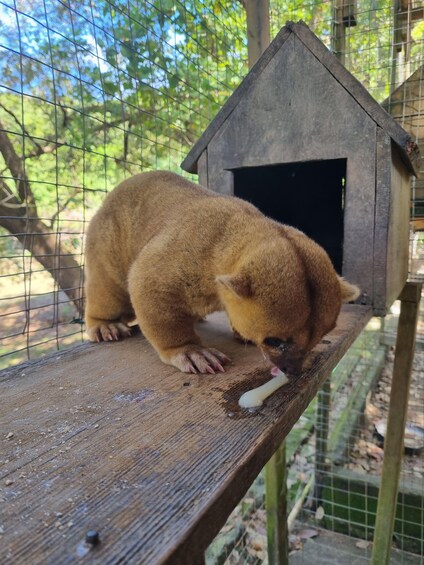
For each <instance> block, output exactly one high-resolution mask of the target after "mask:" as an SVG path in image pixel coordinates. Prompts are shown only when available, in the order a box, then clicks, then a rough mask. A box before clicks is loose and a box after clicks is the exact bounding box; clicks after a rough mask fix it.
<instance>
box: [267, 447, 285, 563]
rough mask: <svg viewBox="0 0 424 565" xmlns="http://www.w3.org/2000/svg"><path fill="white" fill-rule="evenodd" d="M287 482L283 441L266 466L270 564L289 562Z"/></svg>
mask: <svg viewBox="0 0 424 565" xmlns="http://www.w3.org/2000/svg"><path fill="white" fill-rule="evenodd" d="M286 482H287V466H286V445H285V443H284V442H283V443H282V444H281V446H280V447H279V448H278V449H277V451H276V452H275V453H274V455H273V456H272V457H271V459H270V460H269V461H268V463H267V464H266V467H265V487H266V498H265V506H266V517H267V537H268V562H269V564H270V565H287V564H288V562H289V561H288V559H289V542H288V528H287V484H286Z"/></svg>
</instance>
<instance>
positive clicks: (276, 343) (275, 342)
mask: <svg viewBox="0 0 424 565" xmlns="http://www.w3.org/2000/svg"><path fill="white" fill-rule="evenodd" d="M283 343H284V341H282V340H281V339H279V338H278V337H266V338H265V339H264V344H265V345H268V347H280V346H281V345H283Z"/></svg>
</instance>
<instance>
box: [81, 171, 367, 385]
mask: <svg viewBox="0 0 424 565" xmlns="http://www.w3.org/2000/svg"><path fill="white" fill-rule="evenodd" d="M85 292H86V313H85V321H86V326H87V333H88V335H89V337H90V339H91V340H94V341H101V340H118V339H119V338H121V337H127V336H129V335H130V329H129V327H128V325H127V324H128V322H130V321H131V320H134V319H137V322H138V324H139V325H140V328H141V330H142V332H143V334H144V335H145V337H146V338H147V339H148V340H149V341H150V343H151V344H152V345H153V347H154V348H155V349H156V351H157V352H158V354H159V356H160V358H161V359H162V361H164V362H165V363H168V364H171V365H174V366H175V367H177V368H178V369H180V370H181V371H184V372H186V373H187V372H192V373H196V372H197V371H199V372H200V373H206V372H208V373H215V371H224V369H223V365H224V364H225V363H226V362H227V361H228V358H227V357H226V356H225V355H224V354H223V353H221V352H219V351H217V350H215V349H212V348H207V347H204V346H203V345H202V344H201V342H200V339H199V337H198V336H197V335H196V333H195V331H194V328H193V325H194V322H195V321H197V320H199V319H201V318H203V317H204V316H206V315H207V314H209V313H211V312H213V311H216V310H225V311H226V312H227V315H228V317H229V319H230V322H231V325H232V327H233V328H234V330H235V331H236V332H237V333H238V334H239V335H240V336H242V337H243V338H244V339H245V340H248V341H252V342H253V343H255V344H256V345H257V346H258V347H259V348H260V349H261V350H262V351H264V352H265V353H266V354H267V356H268V357H269V358H270V360H271V361H272V362H273V363H274V364H275V365H277V366H278V367H279V368H280V369H282V370H284V371H286V372H288V373H289V374H290V373H295V372H297V371H298V370H299V369H300V368H301V365H302V363H303V360H304V358H305V356H306V354H307V352H308V351H310V350H311V349H312V348H313V347H314V346H315V345H316V344H317V343H318V342H319V341H320V340H321V338H322V336H323V335H324V334H326V333H327V332H329V331H330V330H331V329H332V328H334V326H335V324H336V319H337V316H338V314H339V311H340V307H341V303H342V301H351V300H353V299H355V298H356V297H357V295H358V289H357V288H356V287H355V286H353V285H350V284H349V283H347V282H346V281H344V280H343V279H341V278H340V277H338V276H337V274H336V272H335V271H334V268H333V266H332V264H331V261H330V259H329V258H328V256H327V254H326V252H325V251H324V250H323V249H322V248H321V247H320V246H319V245H317V244H316V243H314V242H313V241H312V240H310V239H309V238H308V237H306V236H305V235H304V234H303V233H301V232H299V231H298V230H296V229H294V228H291V227H288V226H283V225H281V224H278V223H277V222H274V221H273V220H270V219H269V218H266V217H265V216H264V215H263V214H262V213H261V212H259V210H257V209H256V208H255V207H254V206H252V205H251V204H249V203H247V202H245V201H243V200H240V199H238V198H234V197H230V196H222V195H219V194H217V193H214V192H211V191H209V190H206V189H203V188H200V187H199V186H197V185H195V184H193V183H191V182H189V181H187V180H185V179H184V178H183V177H180V176H178V175H176V174H173V173H170V172H149V173H142V174H139V175H136V176H134V177H132V178H130V179H128V180H126V181H124V182H122V183H121V184H120V185H119V186H118V187H117V188H115V190H113V191H112V192H111V193H110V194H109V195H108V196H107V197H106V199H105V201H104V204H103V206H102V207H101V208H100V210H99V211H98V212H97V213H96V215H95V216H94V217H93V219H92V221H91V223H90V226H89V229H88V233H87V243H86V283H85Z"/></svg>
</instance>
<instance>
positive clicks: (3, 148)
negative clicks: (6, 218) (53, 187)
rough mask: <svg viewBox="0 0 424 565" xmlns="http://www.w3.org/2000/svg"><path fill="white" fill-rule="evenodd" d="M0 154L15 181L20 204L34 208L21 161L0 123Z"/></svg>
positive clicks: (33, 200)
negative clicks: (23, 203)
mask: <svg viewBox="0 0 424 565" xmlns="http://www.w3.org/2000/svg"><path fill="white" fill-rule="evenodd" d="M0 153H1V154H2V155H3V159H4V160H5V163H6V165H7V167H8V169H9V171H10V172H11V175H12V177H13V178H14V180H15V183H16V188H17V193H18V196H19V198H20V200H21V201H22V202H25V203H26V205H27V206H31V207H32V208H33V209H35V208H36V204H35V198H34V195H33V194H32V191H31V188H30V186H29V182H28V179H27V177H26V175H25V171H24V167H23V166H22V159H21V158H20V157H19V155H18V154H17V153H16V151H15V148H14V147H13V144H12V142H11V141H10V139H9V137H8V135H7V133H6V131H5V128H4V126H3V124H2V122H1V121H0Z"/></svg>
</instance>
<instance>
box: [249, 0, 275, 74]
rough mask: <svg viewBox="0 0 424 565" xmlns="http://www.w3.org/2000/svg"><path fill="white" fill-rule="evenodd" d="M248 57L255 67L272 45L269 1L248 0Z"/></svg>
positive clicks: (251, 65)
mask: <svg viewBox="0 0 424 565" xmlns="http://www.w3.org/2000/svg"><path fill="white" fill-rule="evenodd" d="M245 7H246V16H247V56H248V60H249V69H251V68H252V67H253V65H254V64H255V63H256V61H257V60H258V59H259V57H260V56H261V55H262V53H263V52H264V51H265V49H266V48H267V47H268V45H269V44H270V30H269V0H246V1H245Z"/></svg>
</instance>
